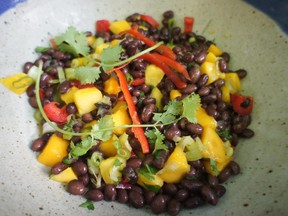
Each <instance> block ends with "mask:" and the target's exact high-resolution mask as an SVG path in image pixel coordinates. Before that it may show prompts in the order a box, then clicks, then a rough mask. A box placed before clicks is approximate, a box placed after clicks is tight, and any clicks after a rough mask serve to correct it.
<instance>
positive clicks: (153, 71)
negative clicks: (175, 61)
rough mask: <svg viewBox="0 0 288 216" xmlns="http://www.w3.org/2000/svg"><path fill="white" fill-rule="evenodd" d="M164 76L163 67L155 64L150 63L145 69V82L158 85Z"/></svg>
mask: <svg viewBox="0 0 288 216" xmlns="http://www.w3.org/2000/svg"><path fill="white" fill-rule="evenodd" d="M163 77H164V72H163V70H162V69H161V68H159V67H157V66H156V65H154V64H150V65H148V66H147V67H146V69H145V84H146V85H151V86H154V87H156V86H157V85H158V84H159V83H160V82H161V80H162V78H163Z"/></svg>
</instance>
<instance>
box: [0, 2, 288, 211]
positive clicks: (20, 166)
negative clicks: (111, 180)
mask: <svg viewBox="0 0 288 216" xmlns="http://www.w3.org/2000/svg"><path fill="white" fill-rule="evenodd" d="M1 4H2V2H1ZM169 9H172V10H174V12H175V15H176V18H177V22H178V23H182V22H181V20H182V19H183V16H185V15H189V16H194V17H195V20H196V21H195V31H196V32H198V33H202V32H203V31H204V29H205V28H206V29H205V33H204V34H205V35H206V36H207V38H208V39H215V40H216V42H217V44H218V45H219V47H221V48H222V49H223V50H226V51H227V52H230V53H231V55H232V66H231V67H232V68H235V69H239V68H245V69H247V70H248V71H249V76H248V77H247V78H246V79H245V81H244V82H243V93H246V94H250V95H253V96H254V97H255V101H256V103H255V109H254V112H253V122H252V125H251V128H252V129H253V130H254V131H255V133H256V135H255V137H254V138H252V139H250V140H245V141H241V143H240V144H239V145H238V146H237V151H236V155H235V160H236V161H237V162H238V163H239V164H240V165H241V168H242V171H241V174H240V175H238V176H236V177H233V178H231V179H230V180H229V182H228V183H227V184H226V186H227V193H226V194H225V196H224V197H223V198H222V199H221V200H220V202H219V204H218V205H217V206H205V207H202V208H199V209H195V210H192V211H183V212H181V215H190V214H191V213H192V215H201V216H208V215H209V216H211V215H237V216H240V215H243V216H244V215H245V216H246V215H255V216H256V215H257V216H260V215H271V216H272V215H273V216H274V215H287V214H288V205H287V200H288V191H287V186H288V168H287V167H288V166H287V153H288V144H287V143H288V141H287V140H288V115H287V106H288V103H287V101H288V100H287V98H288V87H287V82H288V78H287V73H288V71H287V65H288V58H287V54H288V42H287V41H288V38H287V36H286V35H285V34H284V33H283V32H281V30H280V29H279V28H278V27H277V25H276V24H275V23H274V22H273V21H272V20H270V19H269V18H268V17H267V16H265V15H263V14H262V13H261V12H259V11H257V10H256V9H254V8H252V7H250V6H249V5H247V4H246V3H244V2H242V1H236V0H230V1H225V0H218V1H210V0H202V1H194V0H193V1H192V0H190V1H188V0H177V1H170V0H162V1H159V0H158V1H155V0H146V1H143V0H122V1H112V0H106V1H98V0H82V1H77V0H61V1H57V0H50V1H44V0H28V1H24V3H22V4H19V5H17V7H15V8H12V9H10V10H9V11H6V12H5V13H3V14H2V15H1V16H0V29H1V34H0V44H1V52H0V76H1V77H5V76H8V75H10V74H13V73H16V72H19V71H21V68H22V65H23V63H24V62H25V61H28V60H33V59H35V58H36V55H35V53H34V48H35V47H36V46H39V45H40V46H41V45H42V46H45V45H47V41H48V39H49V38H50V37H51V35H56V34H59V33H62V32H63V31H65V30H66V28H67V27H68V26H70V25H72V26H76V27H77V28H78V29H79V30H83V31H85V30H92V31H93V30H94V25H95V20H97V19H103V18H105V19H109V20H113V19H121V18H124V17H126V16H127V15H130V14H131V13H134V12H141V13H147V14H150V15H153V16H154V17H155V18H157V19H158V18H159V19H160V18H161V14H162V13H163V12H164V11H166V10H169ZM207 23H209V25H208V26H207ZM32 115H33V111H32V109H31V108H30V107H29V105H28V103H27V96H26V95H25V94H24V95H23V96H16V95H14V94H13V93H11V92H9V91H7V90H6V89H5V88H4V87H3V86H0V120H1V127H0V167H1V172H0V215H3V216H4V215H35V216H36V215H150V214H151V211H150V210H147V209H145V208H144V209H140V210H136V209H133V208H129V207H127V206H126V205H120V204H118V203H116V202H113V203H108V202H101V203H97V204H96V209H95V210H94V211H89V210H87V209H84V208H81V207H78V206H79V204H81V203H82V202H84V199H82V198H81V197H79V196H73V195H69V194H68V193H67V192H66V191H65V189H64V186H63V185H61V184H59V183H57V182H54V181H50V180H49V178H48V170H47V169H46V168H45V167H44V166H43V165H41V164H39V163H38V162H37V161H36V154H35V153H33V152H32V151H31V150H30V144H31V140H33V139H35V138H36V137H37V127H36V124H35V123H34V120H33V116H32Z"/></svg>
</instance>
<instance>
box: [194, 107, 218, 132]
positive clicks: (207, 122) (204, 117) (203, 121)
mask: <svg viewBox="0 0 288 216" xmlns="http://www.w3.org/2000/svg"><path fill="white" fill-rule="evenodd" d="M196 118H197V121H198V123H199V124H200V125H202V127H211V128H213V129H215V128H216V127H217V121H216V120H215V119H214V118H213V117H212V116H209V115H208V114H207V112H206V111H205V109H203V108H202V107H200V108H199V109H198V110H197V112H196Z"/></svg>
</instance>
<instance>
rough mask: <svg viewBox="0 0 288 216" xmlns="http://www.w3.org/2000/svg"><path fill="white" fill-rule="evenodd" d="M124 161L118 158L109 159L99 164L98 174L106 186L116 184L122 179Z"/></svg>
mask: <svg viewBox="0 0 288 216" xmlns="http://www.w3.org/2000/svg"><path fill="white" fill-rule="evenodd" d="M125 166H126V160H125V159H124V158H122V157H119V156H114V157H109V158H107V159H105V160H102V161H101V162H100V166H99V167H100V173H101V176H102V178H103V180H104V182H105V183H106V184H118V182H119V181H120V180H121V177H122V173H121V172H122V170H123V169H124V168H125Z"/></svg>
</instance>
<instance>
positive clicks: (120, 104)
mask: <svg viewBox="0 0 288 216" xmlns="http://www.w3.org/2000/svg"><path fill="white" fill-rule="evenodd" d="M127 108H128V105H127V103H126V101H124V100H121V101H117V103H116V105H115V106H114V107H113V109H112V112H113V113H115V112H116V111H117V110H119V109H124V110H126V109H127Z"/></svg>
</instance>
